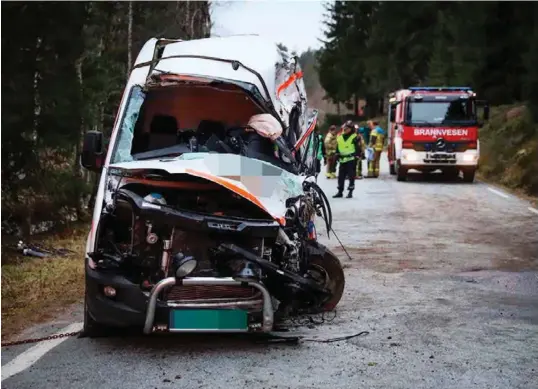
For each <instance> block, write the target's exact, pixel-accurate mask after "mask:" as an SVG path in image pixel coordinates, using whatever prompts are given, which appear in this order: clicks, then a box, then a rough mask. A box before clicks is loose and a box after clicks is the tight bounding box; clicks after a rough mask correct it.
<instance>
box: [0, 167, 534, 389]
mask: <svg viewBox="0 0 538 389" xmlns="http://www.w3.org/2000/svg"><path fill="white" fill-rule="evenodd" d="M383 163H384V165H383V171H382V175H381V177H380V178H378V179H368V180H361V181H359V182H357V185H356V186H357V190H356V191H355V197H354V198H353V199H345V198H344V199H336V200H332V206H333V211H334V214H335V225H334V228H335V230H336V232H337V233H338V235H339V237H340V239H341V240H342V242H343V243H344V245H345V246H346V248H347V251H348V252H349V254H350V255H351V260H350V259H348V258H347V257H346V255H345V253H344V252H343V250H342V249H339V248H338V242H337V241H336V239H335V238H334V237H331V239H330V240H328V241H327V240H326V236H323V237H322V240H324V241H326V242H327V243H328V244H329V246H331V247H335V250H336V251H337V252H338V253H339V254H340V255H341V258H342V261H343V263H344V265H345V268H346V270H345V271H346V276H347V287H346V291H345V295H344V298H343V300H342V301H341V304H340V306H339V307H338V310H337V313H336V317H335V318H334V319H333V320H330V319H331V318H332V317H329V316H330V315H327V317H326V318H325V320H326V321H325V322H324V323H322V324H313V325H310V326H298V327H297V328H295V329H294V330H295V331H297V332H300V333H301V334H303V335H305V336H307V337H308V338H309V339H311V340H316V339H317V340H327V339H330V338H334V337H338V336H342V335H348V334H353V333H358V332H360V331H368V332H369V333H368V335H366V336H361V337H356V338H352V339H349V340H343V341H338V342H332V343H321V342H312V341H305V342H302V343H300V344H299V345H286V344H269V345H268V344H254V343H253V342H251V341H249V340H248V339H247V340H244V339H230V338H222V337H211V336H201V337H195V338H192V337H189V338H184V337H181V338H180V337H177V336H174V337H165V338H156V337H151V338H147V337H124V338H121V337H118V338H106V339H104V338H102V339H87V338H84V339H77V338H69V339H67V340H65V341H63V342H61V341H57V342H56V343H54V342H44V343H41V344H39V345H37V346H31V347H30V346H14V347H10V348H4V349H3V350H2V385H1V386H2V388H9V389H26V388H28V389H29V388H54V389H64V388H65V389H75V388H84V389H94V388H137V389H139V388H148V389H153V388H185V389H188V388H211V389H218V388H338V389H343V388H354V389H356V388H359V387H364V388H384V389H386V388H433V387H435V388H436V389H441V388H488V389H493V388H499V389H500V388H502V389H506V388H512V389H515V388H537V387H538V363H537V361H538V211H536V210H534V209H533V208H530V204H528V203H526V202H525V201H522V200H520V199H518V198H516V197H514V196H512V195H510V194H507V193H505V192H502V191H500V190H499V189H496V188H492V187H490V186H488V185H486V184H484V183H480V182H475V183H473V184H465V183H462V182H443V181H442V180H441V179H439V178H438V177H436V176H432V177H430V178H428V179H426V178H425V177H422V176H421V175H417V176H416V177H412V178H411V180H410V181H408V182H397V181H396V180H395V178H394V177H392V176H390V175H389V174H388V169H387V166H386V160H385V159H383ZM320 182H321V185H322V187H323V188H324V189H325V190H326V192H327V195H331V196H332V195H333V194H334V192H335V189H336V182H335V180H330V181H329V180H326V179H325V178H321V179H320ZM81 321H82V315H81V307H80V306H76V307H73V309H72V310H70V311H69V312H68V313H67V314H66V315H64V316H63V317H60V318H58V320H57V321H55V322H54V323H47V324H44V325H41V326H39V327H35V328H32V329H31V330H29V331H28V332H27V333H26V334H25V336H39V335H43V334H48V333H52V332H56V331H62V330H63V331H65V327H66V326H68V325H72V326H71V327H70V328H69V329H68V330H74V329H77V328H79V327H77V326H80V324H77V323H80V322H81ZM73 323H74V324H73Z"/></svg>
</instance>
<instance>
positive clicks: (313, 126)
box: [294, 117, 318, 150]
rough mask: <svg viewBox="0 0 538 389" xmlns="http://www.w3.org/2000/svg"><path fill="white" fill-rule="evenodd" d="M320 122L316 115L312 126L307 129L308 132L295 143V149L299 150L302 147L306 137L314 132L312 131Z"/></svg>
mask: <svg viewBox="0 0 538 389" xmlns="http://www.w3.org/2000/svg"><path fill="white" fill-rule="evenodd" d="M317 122H318V118H317V117H316V118H315V119H314V121H313V122H312V124H311V125H310V127H308V130H306V132H305V133H304V134H303V136H302V137H301V138H300V139H299V140H298V141H297V143H296V144H295V147H294V149H295V150H298V149H299V147H301V146H302V145H303V143H304V142H305V141H306V139H307V138H308V137H309V136H310V134H311V133H312V131H314V128H315V127H316V123H317Z"/></svg>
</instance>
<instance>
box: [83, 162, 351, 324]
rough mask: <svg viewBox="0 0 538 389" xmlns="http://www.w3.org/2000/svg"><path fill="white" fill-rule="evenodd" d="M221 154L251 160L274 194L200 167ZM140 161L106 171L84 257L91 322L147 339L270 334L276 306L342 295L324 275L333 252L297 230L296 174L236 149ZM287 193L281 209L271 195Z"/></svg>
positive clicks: (328, 302) (318, 303)
mask: <svg viewBox="0 0 538 389" xmlns="http://www.w3.org/2000/svg"><path fill="white" fill-rule="evenodd" d="M217 159H220V161H219V162H221V163H226V164H227V165H228V166H230V165H236V166H240V165H241V162H243V163H246V162H248V163H250V164H251V165H252V164H254V165H256V164H259V168H260V170H262V169H265V170H266V173H267V172H269V173H270V174H269V177H267V178H268V180H269V181H272V182H271V183H270V189H263V190H262V192H264V193H257V196H256V195H254V194H252V192H250V191H249V190H248V185H249V184H248V183H246V185H245V184H242V183H241V178H237V176H234V178H227V177H222V176H217V175H214V174H211V173H208V172H207V170H210V168H211V167H212V166H215V165H216V163H217ZM146 162H147V163H144V164H137V163H134V164H133V163H124V164H118V166H121V167H118V168H115V167H114V165H112V166H111V167H110V170H111V174H110V177H109V179H108V182H107V185H108V187H109V188H111V191H110V196H108V198H106V199H105V206H104V207H103V210H102V213H101V217H100V220H99V222H98V227H97V230H96V250H94V251H92V252H90V253H89V254H88V256H89V259H88V261H87V264H86V266H87V268H86V286H87V297H86V298H87V300H86V314H87V315H88V318H89V319H90V320H91V321H93V322H95V323H100V324H101V325H106V326H111V327H112V326H113V327H127V326H129V327H130V326H135V327H143V329H144V332H145V333H147V334H149V333H152V332H155V331H166V332H219V331H224V332H269V331H271V330H272V328H273V324H274V315H275V313H276V312H277V311H280V312H284V311H289V310H290V309H294V308H297V302H300V306H301V307H315V308H318V309H319V308H320V309H322V310H323V309H325V308H327V309H331V308H333V306H332V305H333V304H334V301H332V298H333V297H336V298H337V300H339V298H340V296H341V290H340V286H342V287H343V285H342V284H341V282H342V281H343V279H338V280H337V279H335V277H334V275H333V277H332V278H333V279H332V281H331V280H330V278H331V277H327V274H326V273H327V269H326V267H327V264H328V266H329V267H330V266H334V265H335V264H336V265H338V260H337V258H336V257H334V256H332V254H331V253H330V252H329V251H328V250H326V249H325V248H324V247H323V246H321V245H319V244H318V243H316V242H315V241H314V240H312V241H311V242H309V243H307V244H304V242H300V241H299V240H300V238H299V236H298V235H297V234H296V233H295V231H294V229H295V227H294V222H295V221H296V218H297V217H298V214H299V213H302V214H303V215H304V213H306V212H307V211H308V208H309V207H308V204H306V203H305V202H304V199H301V197H302V193H301V192H302V185H300V183H299V181H294V178H296V177H295V176H293V175H291V174H288V173H287V172H285V171H281V170H280V169H278V168H276V167H271V166H270V165H269V164H267V163H265V162H262V161H252V160H250V161H247V158H245V157H241V156H235V155H221V156H217V155H203V154H200V155H198V159H194V160H181V159H175V160H169V161H166V162H163V161H161V162H158V163H152V162H153V161H146ZM167 164H168V165H167ZM202 164H204V165H205V166H206V167H207V168H206V169H204V168H201V165H202ZM129 165H133V168H132V169H128V168H126V167H129ZM140 165H141V166H142V167H144V168H141V167H140ZM158 165H160V166H172V167H168V168H167V169H168V171H164V170H161V169H160V168H159V167H160V166H158ZM145 166H148V167H149V166H154V167H156V168H145ZM239 169H240V168H239ZM251 169H252V166H251ZM232 174H233V172H232ZM235 174H237V175H239V172H237V173H235ZM260 175H261V174H260ZM237 180H239V181H237ZM246 180H247V181H248V177H247V178H246ZM292 194H296V195H297V196H296V199H295V201H293V204H291V203H290V202H288V205H290V206H289V207H287V208H282V207H281V205H283V204H284V202H281V201H279V200H280V199H281V198H284V197H289V196H290V195H292ZM264 195H265V196H264ZM291 197H292V198H293V196H291ZM297 207H298V208H297ZM280 214H282V215H284V216H285V217H282V218H280V217H279V215H280ZM308 217H309V216H308ZM329 273H330V271H329ZM304 275H307V276H306V277H305V276H304ZM324 277H325V278H326V279H324ZM336 278H343V277H342V276H338V277H336ZM320 279H321V281H320ZM327 282H329V283H330V282H332V283H333V284H334V285H332V286H331V285H328V283H327ZM336 284H338V285H336ZM335 291H336V293H335ZM335 294H336V296H334V295H335Z"/></svg>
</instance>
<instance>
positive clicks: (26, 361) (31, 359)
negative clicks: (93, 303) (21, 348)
mask: <svg viewBox="0 0 538 389" xmlns="http://www.w3.org/2000/svg"><path fill="white" fill-rule="evenodd" d="M82 324H83V323H73V324H71V325H69V326H67V327H65V328H64V329H62V330H61V331H59V332H57V334H63V333H64V332H75V331H80V330H82ZM67 339H68V338H67V337H65V338H58V339H52V340H46V341H44V342H40V343H38V344H36V345H35V346H33V347H31V348H29V349H28V350H26V351H25V352H23V353H22V354H19V355H17V356H16V357H15V358H13V359H12V360H11V361H9V362H8V363H6V364H5V365H4V366H2V381H4V380H5V379H7V378H9V377H11V376H12V375H15V374H18V373H20V372H21V371H24V370H26V369H28V368H29V367H30V366H32V365H33V364H34V363H36V362H37V361H38V360H39V359H40V358H41V357H42V356H43V355H45V354H46V353H47V352H49V351H50V350H52V349H53V348H54V347H56V346H58V345H60V343H62V342H63V341H65V340H67Z"/></svg>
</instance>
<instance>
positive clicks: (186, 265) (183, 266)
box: [174, 253, 198, 278]
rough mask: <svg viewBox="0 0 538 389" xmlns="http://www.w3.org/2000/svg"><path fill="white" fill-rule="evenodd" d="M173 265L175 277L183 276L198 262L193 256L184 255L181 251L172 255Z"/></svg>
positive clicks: (192, 269)
mask: <svg viewBox="0 0 538 389" xmlns="http://www.w3.org/2000/svg"><path fill="white" fill-rule="evenodd" d="M174 265H175V267H176V278H185V277H187V276H188V275H189V274H191V273H192V272H193V271H194V269H196V266H197V265H198V262H197V261H196V259H194V257H186V256H184V255H183V253H177V254H176V255H175V256H174Z"/></svg>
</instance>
